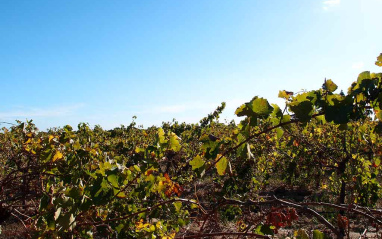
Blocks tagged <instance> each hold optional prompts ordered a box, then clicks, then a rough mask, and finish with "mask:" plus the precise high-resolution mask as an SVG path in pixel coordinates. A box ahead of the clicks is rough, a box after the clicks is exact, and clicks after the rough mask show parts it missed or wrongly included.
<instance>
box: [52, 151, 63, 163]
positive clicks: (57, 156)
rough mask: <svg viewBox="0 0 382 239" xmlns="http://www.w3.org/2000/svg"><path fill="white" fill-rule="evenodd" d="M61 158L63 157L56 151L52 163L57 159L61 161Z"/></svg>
mask: <svg viewBox="0 0 382 239" xmlns="http://www.w3.org/2000/svg"><path fill="white" fill-rule="evenodd" d="M63 157H64V155H63V154H62V153H61V152H60V151H57V152H56V153H55V154H54V156H53V159H52V161H53V162H55V161H57V160H59V159H62V158H63Z"/></svg>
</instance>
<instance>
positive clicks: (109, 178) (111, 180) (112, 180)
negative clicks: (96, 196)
mask: <svg viewBox="0 0 382 239" xmlns="http://www.w3.org/2000/svg"><path fill="white" fill-rule="evenodd" d="M107 181H109V183H111V185H113V187H116V188H118V187H119V184H118V176H117V175H116V174H110V175H109V176H107Z"/></svg>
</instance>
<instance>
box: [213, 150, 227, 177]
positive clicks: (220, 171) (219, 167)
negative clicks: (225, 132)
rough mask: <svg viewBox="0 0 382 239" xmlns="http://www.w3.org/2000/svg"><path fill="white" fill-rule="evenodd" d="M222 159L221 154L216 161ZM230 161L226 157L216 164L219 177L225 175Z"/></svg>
mask: <svg viewBox="0 0 382 239" xmlns="http://www.w3.org/2000/svg"><path fill="white" fill-rule="evenodd" d="M220 157H221V155H220V154H218V155H217V157H216V160H218V159H219V158H220ZM227 165H228V160H227V158H226V157H224V156H223V157H222V158H220V160H219V162H217V163H216V169H217V171H218V174H219V175H224V174H225V170H226V169H227Z"/></svg>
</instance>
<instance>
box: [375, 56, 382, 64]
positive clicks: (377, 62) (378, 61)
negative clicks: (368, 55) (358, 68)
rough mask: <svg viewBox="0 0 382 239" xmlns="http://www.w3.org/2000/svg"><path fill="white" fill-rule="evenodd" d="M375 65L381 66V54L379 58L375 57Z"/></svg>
mask: <svg viewBox="0 0 382 239" xmlns="http://www.w3.org/2000/svg"><path fill="white" fill-rule="evenodd" d="M375 64H376V65H377V66H382V53H381V54H379V56H378V57H377V61H376V62H375Z"/></svg>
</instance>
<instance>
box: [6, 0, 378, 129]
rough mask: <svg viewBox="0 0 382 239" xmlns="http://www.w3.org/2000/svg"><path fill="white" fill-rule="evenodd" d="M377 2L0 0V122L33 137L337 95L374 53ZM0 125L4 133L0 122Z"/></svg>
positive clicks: (370, 63) (367, 67) (231, 112)
mask: <svg viewBox="0 0 382 239" xmlns="http://www.w3.org/2000/svg"><path fill="white" fill-rule="evenodd" d="M381 10H382V0H315V1H312V0H310V1H307V0H290V1H285V0H278V1H275V0H267V1H264V0H139V1H133V0H131V1H128V0H108V1H105V0H102V1H101V0H81V1H78V0H65V1H51V0H37V1H30V0H17V1H15V0H1V1H0V45H1V47H0V86H1V93H0V100H1V101H0V121H6V122H14V120H16V119H20V120H26V119H33V120H34V122H35V123H36V124H37V126H38V127H39V128H40V129H41V130H45V129H46V128H48V127H54V126H63V125H65V124H70V125H72V126H76V125H77V124H78V123H79V122H88V123H89V124H90V125H92V126H94V125H96V124H99V125H101V126H102V127H104V128H106V129H109V128H113V127H116V126H119V125H120V124H125V125H127V124H129V123H130V122H131V118H132V116H134V115H136V116H137V117H138V118H137V120H136V122H137V123H138V124H143V125H144V127H148V126H151V125H153V124H155V125H159V124H160V123H161V122H162V121H171V120H172V119H173V118H176V119H177V120H178V121H186V122H198V121H199V120H200V119H201V118H202V117H204V116H206V115H207V114H208V113H209V112H211V111H213V110H214V109H215V108H216V107H217V106H218V105H219V103H220V102H222V101H226V102H227V108H226V110H225V113H224V115H223V119H224V118H227V119H232V118H233V116H234V111H235V109H236V108H237V107H238V106H240V104H241V103H244V102H246V101H249V100H250V99H251V98H252V97H253V96H255V95H259V96H262V97H265V98H268V99H269V101H270V102H271V103H275V102H278V103H280V102H281V101H280V100H279V99H278V98H277V94H278V91H279V90H283V89H285V90H291V91H295V92H296V91H300V90H301V89H307V90H312V89H317V88H319V87H320V86H321V85H322V83H323V81H324V78H325V77H326V78H331V79H332V80H333V81H334V82H335V83H337V84H338V85H339V87H340V89H343V90H344V91H346V90H347V87H348V86H349V85H350V84H351V82H352V81H354V80H356V77H357V75H358V73H359V72H361V71H363V70H370V71H373V72H380V71H382V68H378V67H376V66H374V62H375V60H376V57H377V56H378V55H379V53H381V52H382V24H381V18H380V16H381ZM0 126H5V125H4V124H3V125H0Z"/></svg>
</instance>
